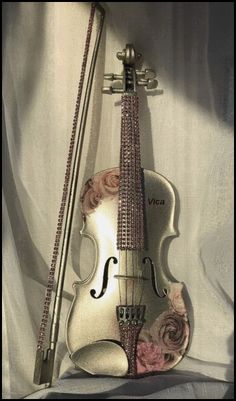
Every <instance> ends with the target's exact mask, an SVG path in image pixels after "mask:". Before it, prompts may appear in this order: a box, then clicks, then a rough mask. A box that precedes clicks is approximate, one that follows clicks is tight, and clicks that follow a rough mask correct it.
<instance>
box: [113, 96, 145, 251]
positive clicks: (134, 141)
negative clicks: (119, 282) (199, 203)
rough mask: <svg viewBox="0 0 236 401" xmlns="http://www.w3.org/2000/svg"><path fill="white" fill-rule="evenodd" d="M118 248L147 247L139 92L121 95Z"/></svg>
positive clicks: (135, 248)
mask: <svg viewBox="0 0 236 401" xmlns="http://www.w3.org/2000/svg"><path fill="white" fill-rule="evenodd" d="M117 248H118V249H120V250H139V249H143V248H144V196H143V171H142V168H141V154H140V137H139V117H138V96H137V93H136V92H130V93H128V92H125V93H124V95H122V97H121V147H120V186H119V207H118V229H117Z"/></svg>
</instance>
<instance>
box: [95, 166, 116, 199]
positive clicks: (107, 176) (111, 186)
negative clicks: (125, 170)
mask: <svg viewBox="0 0 236 401" xmlns="http://www.w3.org/2000/svg"><path fill="white" fill-rule="evenodd" d="M119 182H120V171H119V169H118V168H116V169H112V170H109V171H105V172H103V173H101V174H98V175H97V176H95V177H94V185H96V188H97V189H98V191H99V192H100V193H101V194H102V195H103V196H104V197H107V196H114V195H116V194H117V193H118V191H119Z"/></svg>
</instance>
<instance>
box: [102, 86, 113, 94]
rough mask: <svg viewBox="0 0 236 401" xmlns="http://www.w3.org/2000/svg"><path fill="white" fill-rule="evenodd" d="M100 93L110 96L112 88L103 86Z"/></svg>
mask: <svg viewBox="0 0 236 401" xmlns="http://www.w3.org/2000/svg"><path fill="white" fill-rule="evenodd" d="M102 93H104V94H105V95H112V93H113V91H112V87H111V86H103V87H102Z"/></svg>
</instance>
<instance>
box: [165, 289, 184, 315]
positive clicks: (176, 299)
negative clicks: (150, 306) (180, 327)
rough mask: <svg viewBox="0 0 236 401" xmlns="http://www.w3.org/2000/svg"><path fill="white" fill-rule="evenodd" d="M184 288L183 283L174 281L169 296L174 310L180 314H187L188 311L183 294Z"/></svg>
mask: <svg viewBox="0 0 236 401" xmlns="http://www.w3.org/2000/svg"><path fill="white" fill-rule="evenodd" d="M182 290H183V284H181V283H173V284H171V286H170V291H169V293H168V297H169V300H170V304H171V306H172V308H173V309H174V311H175V312H177V313H178V314H179V315H186V314H187V311H186V308H185V304H184V300H183V296H182Z"/></svg>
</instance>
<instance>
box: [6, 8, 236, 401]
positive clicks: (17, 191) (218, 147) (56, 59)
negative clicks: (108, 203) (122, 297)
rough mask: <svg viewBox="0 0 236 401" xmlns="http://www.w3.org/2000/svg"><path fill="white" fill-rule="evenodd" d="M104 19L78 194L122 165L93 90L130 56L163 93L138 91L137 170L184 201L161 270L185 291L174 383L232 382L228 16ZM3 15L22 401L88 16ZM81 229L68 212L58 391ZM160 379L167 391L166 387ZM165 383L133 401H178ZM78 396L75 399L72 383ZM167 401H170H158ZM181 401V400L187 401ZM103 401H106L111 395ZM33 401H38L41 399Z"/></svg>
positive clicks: (13, 324) (121, 11)
mask: <svg viewBox="0 0 236 401" xmlns="http://www.w3.org/2000/svg"><path fill="white" fill-rule="evenodd" d="M104 7H105V9H106V24H105V27H104V31H103V36H102V42H101V46H100V50H99V57H98V62H97V67H96V73H95V81H94V86H93V91H92V98H91V104H90V110H89V118H88V123H87V129H86V137H85V143H84V149H83V161H82V166H81V171H80V178H79V187H81V184H82V183H83V182H84V181H85V180H87V179H88V178H89V177H90V176H91V175H92V174H93V173H94V172H98V171H100V170H102V169H106V168H109V167H113V166H117V165H118V163H119V139H120V136H119V131H120V103H119V95H113V96H106V95H102V94H101V91H100V87H101V86H102V84H103V74H104V72H114V73H120V72H121V68H122V67H121V63H120V62H119V61H118V60H117V59H116V56H115V55H116V52H117V51H120V50H122V49H123V48H124V47H125V44H126V43H133V44H134V46H135V48H136V49H137V51H139V52H141V53H142V54H143V59H144V64H143V67H144V68H145V67H146V68H154V69H155V70H156V72H157V75H158V80H159V91H156V92H155V93H154V94H153V95H151V94H146V92H145V90H143V89H140V90H139V95H140V131H141V143H142V165H143V167H145V168H148V169H152V170H155V171H157V172H159V173H161V174H163V175H164V176H165V177H167V178H168V179H169V180H170V181H171V182H172V183H173V184H174V186H175V188H176V190H177V193H178V198H179V202H178V203H179V209H180V210H179V219H178V228H179V233H180V235H179V237H178V238H176V239H174V240H173V241H172V243H171V246H170V248H169V253H168V265H169V269H170V271H171V273H172V274H173V276H174V277H175V278H176V279H177V280H178V281H183V282H184V283H185V285H186V288H187V290H188V295H189V300H188V301H187V306H188V307H189V310H190V323H191V327H192V338H191V344H190V349H189V352H188V354H187V356H186V358H184V359H183V361H182V362H181V363H180V364H179V365H178V367H177V372H180V373H181V372H188V374H190V375H191V374H194V375H199V377H201V375H204V376H207V377H209V378H211V379H215V380H220V381H226V382H232V381H233V361H232V358H233V299H232V298H233V267H232V266H233V263H232V259H233V257H232V254H233V233H232V228H233V135H232V131H233V128H232V120H233V50H232V49H233V46H232V41H233V39H232V29H233V20H232V18H233V17H232V14H233V11H232V9H233V3H231V2H218V3H217V2H213V3H210V2H196V3H195V2H153V3H151V2H150V3H149V2H122V3H119V2H118V3H111V2H107V3H104ZM3 12H4V13H3V391H4V392H3V398H5V399H6V398H19V397H25V396H26V395H27V394H30V393H33V392H34V391H36V390H38V389H40V388H41V387H42V386H41V387H40V386H36V385H34V384H33V383H32V379H33V370H34V361H35V350H36V341H37V335H38V329H39V323H40V318H41V314H42V306H43V298H44V293H45V286H46V282H47V274H48V268H49V264H50V257H51V253H52V247H53V242H54V236H55V231H56V222H57V214H58V210H59V205H60V198H61V194H62V186H63V179H64V178H63V177H64V172H65V166H66V157H67V152H68V147H69V139H70V133H71V127H72V118H73V112H74V106H75V99H76V93H77V86H78V80H79V73H80V68H81V62H82V54H83V48H84V40H85V35H86V29H87V23H88V17H89V12H90V3H77V2H62V3H60V2H39V3H36V2H18V3H10V2H5V3H4V7H3ZM96 24H97V21H96V22H95V25H96ZM92 44H93V41H92ZM80 226H81V217H80V214H79V213H78V211H77V212H76V215H75V218H74V227H73V237H72V242H71V249H70V257H69V261H68V268H67V273H66V279H65V287H64V293H63V304H62V311H61V325H60V332H59V341H58V349H57V355H56V363H55V377H58V376H59V377H61V376H62V375H63V374H64V373H65V372H66V371H67V369H71V368H72V367H73V365H72V363H71V361H70V359H69V357H68V354H67V350H66V345H65V333H64V327H65V320H66V317H67V313H68V308H69V306H70V303H71V301H72V297H73V291H72V283H73V281H75V280H76V279H77V277H78V274H80V276H82V277H85V276H86V275H88V273H89V272H90V271H91V268H92V266H93V247H92V245H91V244H90V243H89V241H88V240H83V241H81V238H80V236H79V229H80ZM108 256H109V255H108ZM78 335H79V333H78ZM161 377H162V379H161V380H162V381H163V377H164V376H160V378H161ZM166 377H167V379H168V377H169V378H170V379H171V380H169V381H168V380H167V381H166V382H165V383H167V384H166V385H165V386H164V387H162V388H158V387H157V388H155V387H152V386H151V387H150V394H151V395H150V394H149V393H148V391H147V392H146V393H145V394H143V393H140V396H142V398H143V397H144V398H155V395H157V396H158V398H167V397H168V394H169V395H170V394H172V398H174V397H175V395H174V393H170V392H169V393H168V387H171V386H173V385H174V384H175V385H178V383H179V382H178V381H176V380H175V375H174V374H173V375H172V376H171V375H170V374H169V376H168V374H167V376H166ZM160 378H159V379H158V380H160ZM81 380H82V381H81V383H82V382H83V386H84V387H83V394H85V393H88V392H91V391H90V390H89V388H90V387H89V386H91V383H92V386H93V389H94V392H96V393H98V394H99V393H100V392H102V391H108V390H109V389H111V388H112V389H113V390H114V388H118V387H119V386H120V385H121V384H122V383H123V384H124V383H125V381H123V382H122V380H123V379H117V380H116V379H108V378H107V379H102V381H101V379H99V378H98V379H94V378H93V379H92V378H90V379H87V380H85V379H81ZM83 380H85V381H83ZM96 380H97V381H96ZM124 380H125V379H124ZM142 380H143V379H142ZM152 380H154V379H153V378H152ZM193 381H194V380H193ZM77 382H78V387H79V386H80V379H78V380H77ZM62 383H63V382H62ZM109 383H110V384H109ZM147 383H148V382H147ZM86 385H87V387H86ZM216 385H217V383H216ZM220 385H221V387H219V388H220V390H219V388H218V393H217V390H214V391H213V390H212V389H213V387H210V388H211V390H208V391H209V393H207V392H206V393H204V394H205V395H206V394H207V395H208V398H211V396H212V397H213V398H218V397H217V394H218V396H219V398H223V397H224V394H225V392H226V390H227V385H226V384H225V385H223V384H222V383H220ZM61 386H62V385H61V384H60V387H59V392H63V391H64V393H68V392H69V391H68V386H67V388H66V389H65V390H63V386H62V387H61ZM130 386H131V387H130V388H131V390H129V392H128V393H127V392H126V387H124V389H123V393H118V394H120V398H122V395H123V396H127V397H130V398H132V397H133V396H132V383H130ZM133 386H134V387H133V389H134V393H133V394H136V395H137V392H136V387H135V386H137V382H136V384H134V385H133ZM224 386H225V387H224ZM165 388H166V389H167V393H165V394H164V395H163V391H165ZM196 388H197V386H196ZM130 391H131V393H130ZM169 391H170V390H169ZM181 391H182V390H180V397H178V398H184V397H185V395H186V394H185V393H184V390H183V391H182V393H181ZM185 391H187V392H188V389H187V390H186V388H185ZM194 391H195V393H194ZM194 391H193V394H195V395H196V394H197V397H192V398H204V394H202V393H201V391H202V387H201V386H200V387H199V390H198V391H200V392H199V393H196V392H197V390H194ZM74 392H75V393H76V391H74ZM213 393H214V395H213ZM112 394H113V398H114V394H116V393H112ZM112 394H111V398H112ZM130 394H131V395H130ZM158 394H159V395H158ZM189 394H190V393H189ZM191 394H192V393H191ZM191 394H190V395H191ZM33 398H40V392H39V393H36V394H35V396H34V397H33ZM42 398H45V396H42ZM57 398H59V397H57ZM78 398H82V397H79V396H78ZM133 398H134V397H133ZM185 398H186V397H185Z"/></svg>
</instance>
